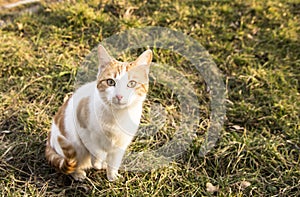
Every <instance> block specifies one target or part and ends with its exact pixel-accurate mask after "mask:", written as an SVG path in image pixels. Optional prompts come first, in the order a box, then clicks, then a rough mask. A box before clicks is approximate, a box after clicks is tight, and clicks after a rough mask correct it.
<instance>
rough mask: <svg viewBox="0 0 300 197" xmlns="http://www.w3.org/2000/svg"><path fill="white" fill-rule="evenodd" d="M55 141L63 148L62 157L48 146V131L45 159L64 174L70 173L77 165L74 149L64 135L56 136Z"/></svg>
mask: <svg viewBox="0 0 300 197" xmlns="http://www.w3.org/2000/svg"><path fill="white" fill-rule="evenodd" d="M57 141H58V143H59V145H60V146H61V148H62V150H63V153H64V157H63V156H61V155H59V154H57V152H56V151H55V150H54V149H53V148H52V147H51V146H50V133H49V135H48V140H47V144H46V150H45V155H46V159H47V161H48V162H49V163H50V165H51V166H53V167H55V168H56V169H58V170H59V171H61V172H63V173H65V174H71V173H73V172H74V171H75V170H76V167H77V160H76V151H75V149H74V148H73V146H72V145H71V144H70V143H69V142H68V141H67V140H66V139H65V138H64V137H62V136H58V138H57Z"/></svg>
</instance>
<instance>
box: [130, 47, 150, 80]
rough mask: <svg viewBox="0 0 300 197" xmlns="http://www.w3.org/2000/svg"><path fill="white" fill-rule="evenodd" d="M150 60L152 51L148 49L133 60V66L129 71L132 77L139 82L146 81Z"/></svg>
mask: <svg viewBox="0 0 300 197" xmlns="http://www.w3.org/2000/svg"><path fill="white" fill-rule="evenodd" d="M151 61H152V51H151V50H149V49H148V50H146V51H145V52H144V53H142V54H141V55H140V56H139V57H138V58H137V59H136V60H135V61H134V64H135V66H134V67H133V68H132V69H130V71H129V72H130V73H132V77H133V78H134V79H136V80H138V81H139V82H140V83H148V81H149V77H148V74H149V69H150V64H151Z"/></svg>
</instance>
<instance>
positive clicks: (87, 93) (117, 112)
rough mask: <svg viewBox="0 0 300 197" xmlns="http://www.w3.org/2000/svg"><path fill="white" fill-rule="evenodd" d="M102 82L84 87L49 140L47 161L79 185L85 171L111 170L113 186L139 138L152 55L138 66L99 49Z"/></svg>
mask: <svg viewBox="0 0 300 197" xmlns="http://www.w3.org/2000/svg"><path fill="white" fill-rule="evenodd" d="M97 52H98V59H99V71H98V75H97V79H96V80H95V81H93V82H90V83H88V84H85V85H84V86H82V87H80V88H79V89H78V90H76V91H75V93H74V94H73V95H72V97H71V98H70V99H68V100H67V101H66V102H65V103H64V104H63V105H62V106H61V107H60V109H59V110H58V112H57V114H56V115H55V116H54V118H53V122H52V126H51V132H50V133H49V134H48V140H47V145H46V153H45V154H46V158H47V160H48V161H49V163H50V164H51V165H52V166H54V167H55V168H57V169H58V170H60V171H61V172H63V173H65V174H71V175H72V176H73V178H74V179H75V180H83V179H84V178H85V177H86V172H85V170H86V169H89V168H92V167H93V168H95V169H104V168H105V169H106V172H107V178H108V180H110V181H113V180H116V179H117V178H118V177H119V174H118V169H119V167H120V165H121V162H122V157H123V155H124V153H125V150H126V148H127V147H128V145H129V144H130V142H131V141H132V138H133V137H134V135H135V133H136V131H137V129H138V126H139V123H140V118H141V114H142V104H143V101H144V100H145V98H146V94H147V91H148V83H149V79H148V74H149V67H150V64H151V61H152V51H151V50H149V49H148V50H146V51H145V52H144V53H142V54H141V55H140V56H139V57H138V58H137V59H136V60H135V61H133V62H120V61H117V60H115V59H114V58H112V57H111V56H110V55H109V54H108V53H107V51H106V50H105V48H104V47H103V46H101V45H99V46H98V51H97Z"/></svg>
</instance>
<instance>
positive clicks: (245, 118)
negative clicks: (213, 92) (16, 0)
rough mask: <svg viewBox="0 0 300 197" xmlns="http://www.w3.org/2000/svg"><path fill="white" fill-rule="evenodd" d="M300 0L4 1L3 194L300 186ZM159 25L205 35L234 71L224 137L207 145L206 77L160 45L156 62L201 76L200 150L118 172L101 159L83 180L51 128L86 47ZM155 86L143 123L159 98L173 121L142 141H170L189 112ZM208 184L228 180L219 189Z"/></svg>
mask: <svg viewBox="0 0 300 197" xmlns="http://www.w3.org/2000/svg"><path fill="white" fill-rule="evenodd" d="M299 10H300V1H298V0H288V1H283V0H274V1H273V0H263V1H259V0H254V1H240V0H233V1H226V0H223V1H191V0H188V1H171V0H162V1H150V0H149V1H135V0H131V1H123V0H122V1H118V2H116V1H102V3H98V1H72V2H57V3H46V2H43V3H41V5H40V9H39V11H38V12H35V13H32V14H28V13H23V14H17V13H18V12H8V11H6V10H2V11H1V13H0V16H1V20H2V22H1V24H4V25H2V26H1V28H0V65H1V66H0V75H1V78H0V84H1V85H0V90H1V91H0V92H1V93H0V101H1V102H0V194H1V196H83V195H86V196H111V195H116V196H134V195H145V196H165V195H171V196H299V195H300V189H299V188H300V182H299V177H300V153H299V151H300V143H299V142H300V118H299V117H300V114H299V112H300V99H299V89H300V86H299V80H300V69H299V67H300V42H299V40H300V26H299V24H300V18H299ZM11 13H13V14H11ZM3 22H4V23H3ZM153 25H154V26H163V27H168V28H170V29H174V30H178V31H181V32H183V33H184V34H186V35H188V36H190V37H192V38H194V39H196V40H197V41H198V42H199V43H201V44H202V45H203V46H204V47H205V48H206V49H207V50H208V51H209V52H210V54H211V56H212V57H213V59H214V61H215V62H216V64H217V67H218V68H219V69H220V70H221V72H222V73H223V75H224V82H225V84H226V87H227V92H228V95H227V101H228V102H227V103H228V104H227V120H226V122H225V125H224V129H223V130H222V133H221V137H220V139H219V141H218V143H217V145H216V146H215V148H214V149H213V150H212V151H211V152H209V153H208V154H207V155H206V156H205V157H200V156H199V155H198V152H199V149H200V147H201V145H202V143H203V139H204V136H205V134H203V133H205V131H206V129H207V125H208V124H209V95H208V93H206V91H205V88H204V83H203V80H202V81H201V80H200V82H199V76H197V75H196V74H195V70H194V68H193V67H191V66H189V63H188V62H186V61H185V60H184V59H183V58H181V57H180V56H179V55H177V54H173V53H172V52H170V51H165V50H160V49H155V56H154V60H155V61H156V62H163V63H168V64H172V66H174V67H175V68H176V69H177V70H178V72H180V73H181V74H182V75H183V76H185V77H186V78H187V79H188V80H189V81H191V82H195V83H194V86H195V87H200V88H198V90H199V91H198V92H196V95H197V97H198V102H199V109H200V111H201V117H200V118H199V125H198V126H199V129H198V130H197V133H196V134H197V135H196V137H195V138H194V141H193V143H192V144H191V146H190V149H189V150H188V151H187V152H185V153H184V154H183V155H182V156H181V157H179V158H178V159H176V160H175V161H174V162H172V163H171V164H170V165H169V166H167V167H164V168H160V169H155V170H150V171H146V172H131V171H122V172H121V174H122V175H123V178H122V179H121V180H119V181H117V182H114V183H110V182H108V181H107V180H106V176H105V173H104V172H96V171H94V170H91V171H89V172H88V176H89V180H87V181H85V182H83V183H78V182H75V181H73V180H71V179H69V178H68V177H66V176H64V175H62V174H59V173H57V172H55V170H53V169H52V168H50V167H49V165H48V164H47V162H46V160H45V158H44V149H45V146H44V144H45V139H46V136H47V132H48V130H49V128H50V124H51V119H52V116H53V115H54V114H55V112H56V111H57V109H58V107H59V106H60V105H61V104H62V102H63V99H64V97H65V96H66V94H67V93H69V92H72V91H73V90H74V82H75V76H76V73H77V72H78V70H79V68H80V64H81V62H82V61H83V60H84V58H85V56H86V55H88V54H89V52H90V51H91V50H92V48H93V47H95V46H96V45H97V44H98V43H99V42H100V41H102V40H103V39H105V38H107V37H109V36H111V35H113V34H116V33H118V32H121V31H123V30H127V29H130V28H133V27H146V26H153ZM132 55H137V54H136V53H134V51H133V52H132ZM122 58H125V59H126V58H128V59H130V55H129V54H127V55H124V57H122ZM151 85H152V86H151V91H150V92H149V97H148V100H147V101H146V103H145V114H144V116H143V121H142V124H143V125H146V126H147V124H148V123H149V122H150V121H151V118H153V117H152V115H150V114H151V113H150V111H151V110H150V107H151V106H152V105H154V103H160V104H161V105H162V106H163V109H164V110H165V113H166V114H167V120H166V122H165V124H164V126H163V128H161V129H160V131H159V132H158V133H156V134H155V135H154V136H151V135H150V136H146V137H144V138H142V137H140V138H137V139H136V140H135V142H134V143H133V144H132V146H131V147H130V148H131V149H133V150H143V149H155V148H156V147H159V146H160V145H161V144H164V143H165V142H167V141H168V139H169V138H170V137H172V134H173V133H174V129H176V124H177V122H178V120H177V119H178V117H176V114H180V113H179V112H180V111H178V108H176V106H177V104H176V103H178V101H177V100H176V95H175V96H174V94H173V92H172V91H171V90H170V89H167V88H165V87H164V86H163V84H161V86H159V84H158V85H155V84H153V83H152V84H151ZM174 121H175V125H174V124H173V123H174ZM245 181H246V182H249V183H250V184H251V185H250V186H248V187H246V186H243V183H245ZM207 183H212V184H213V185H214V186H217V187H218V191H216V192H214V193H211V192H209V191H207V185H206V184H207Z"/></svg>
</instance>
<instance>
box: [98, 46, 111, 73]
mask: <svg viewBox="0 0 300 197" xmlns="http://www.w3.org/2000/svg"><path fill="white" fill-rule="evenodd" d="M97 53H98V61H99V65H98V75H99V74H100V72H101V71H102V70H103V69H104V68H105V67H106V66H107V65H108V64H109V63H110V62H112V60H113V58H112V57H111V56H110V55H109V54H108V52H107V51H106V49H105V48H104V47H103V46H102V45H101V44H99V46H98V51H97Z"/></svg>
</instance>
